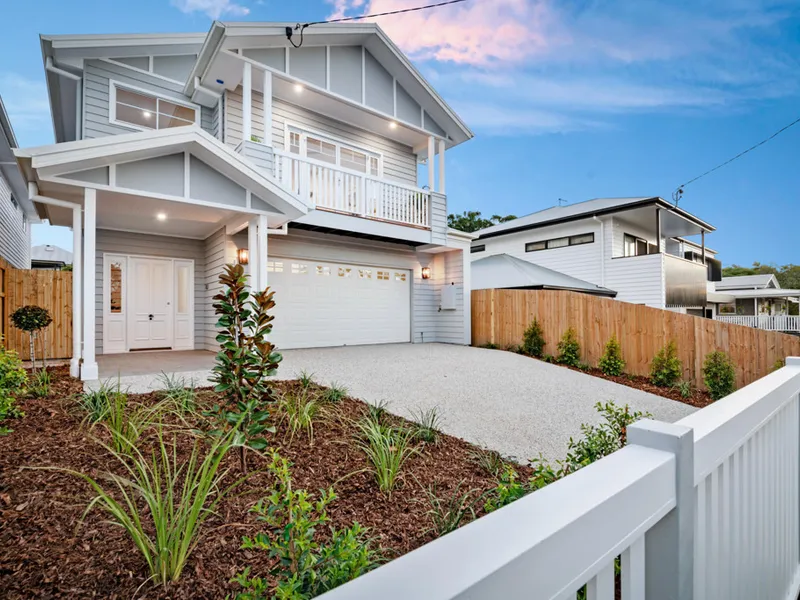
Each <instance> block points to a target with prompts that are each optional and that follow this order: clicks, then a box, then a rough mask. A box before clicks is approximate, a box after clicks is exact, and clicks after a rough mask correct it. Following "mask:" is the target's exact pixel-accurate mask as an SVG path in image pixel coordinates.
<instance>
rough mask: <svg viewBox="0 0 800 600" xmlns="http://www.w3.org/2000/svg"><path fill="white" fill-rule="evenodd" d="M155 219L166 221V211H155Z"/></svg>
mask: <svg viewBox="0 0 800 600" xmlns="http://www.w3.org/2000/svg"><path fill="white" fill-rule="evenodd" d="M156 219H158V220H159V221H166V220H167V213H163V212H160V213H157V214H156Z"/></svg>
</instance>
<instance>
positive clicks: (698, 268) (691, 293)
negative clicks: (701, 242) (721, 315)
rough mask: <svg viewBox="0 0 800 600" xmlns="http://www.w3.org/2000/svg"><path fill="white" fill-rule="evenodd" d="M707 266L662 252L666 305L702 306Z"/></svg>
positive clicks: (704, 300) (704, 298)
mask: <svg viewBox="0 0 800 600" xmlns="http://www.w3.org/2000/svg"><path fill="white" fill-rule="evenodd" d="M707 272H708V270H707V268H706V266H705V265H704V264H702V263H698V262H694V261H691V260H686V259H685V258H680V257H678V256H674V255H672V254H664V292H665V304H666V305H667V306H704V305H705V304H706V278H707Z"/></svg>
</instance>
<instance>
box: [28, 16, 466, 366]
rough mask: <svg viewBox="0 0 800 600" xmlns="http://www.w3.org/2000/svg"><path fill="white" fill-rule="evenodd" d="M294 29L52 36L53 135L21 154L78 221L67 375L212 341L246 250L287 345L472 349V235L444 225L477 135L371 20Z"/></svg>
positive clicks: (50, 208) (38, 188) (40, 186)
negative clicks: (450, 179) (459, 155)
mask: <svg viewBox="0 0 800 600" xmlns="http://www.w3.org/2000/svg"><path fill="white" fill-rule="evenodd" d="M286 27H287V24H286V23H220V22H214V23H213V24H212V26H211V29H210V30H209V31H208V33H205V34H202V33H200V34H122V35H56V36H42V38H41V45H42V55H43V60H44V69H45V74H46V79H47V89H48V93H49V100H50V106H51V110H52V116H53V123H54V132H55V139H56V143H55V144H52V145H49V146H43V147H36V148H26V149H21V150H16V159H17V162H18V163H19V165H20V166H21V167H22V169H23V172H24V175H25V178H26V180H27V182H28V184H29V187H30V189H31V190H32V191H31V194H32V197H33V200H34V201H35V202H36V203H37V204H38V205H39V206H41V207H42V208H43V210H44V211H45V213H46V216H47V218H48V219H49V220H50V222H51V223H53V224H55V225H65V226H70V227H72V229H73V236H74V237H73V252H74V254H75V256H74V271H73V276H74V282H75V285H74V290H73V291H74V298H73V303H74V314H73V324H74V329H73V331H74V334H75V335H74V340H75V345H74V348H73V357H72V361H71V371H72V373H73V374H74V375H77V374H78V373H79V372H80V376H81V377H82V378H83V379H84V380H92V379H96V378H97V377H98V367H97V360H96V356H97V355H98V354H109V353H122V352H131V351H137V350H153V349H167V350H181V349H206V350H213V349H216V347H217V343H216V341H215V335H216V331H215V323H216V317H215V315H214V311H213V308H212V302H213V301H212V297H213V296H214V295H215V294H216V293H217V292H218V291H219V283H218V277H219V275H220V273H221V271H222V268H223V266H224V265H225V264H226V263H231V262H235V261H237V260H238V261H239V262H240V263H243V264H247V268H248V270H249V273H250V276H251V285H253V286H254V287H258V288H264V287H266V286H270V287H271V288H272V289H273V290H275V292H276V295H275V299H276V302H277V306H276V309H275V329H274V332H273V341H274V342H275V343H276V344H277V345H278V347H279V348H283V349H286V348H307V347H316V346H339V345H350V344H377V343H388V342H422V341H425V342H447V343H454V344H468V343H469V342H470V314H469V312H470V298H469V290H470V281H469V279H470V258H469V247H470V242H471V240H472V239H473V237H474V236H472V235H470V234H464V233H462V232H458V231H455V230H451V229H449V228H448V227H447V196H446V193H445V181H446V180H445V152H446V151H447V150H448V149H450V148H452V147H454V146H456V145H458V144H461V143H463V142H466V141H468V140H469V139H471V138H472V137H473V134H472V133H471V131H470V130H469V129H468V128H467V126H466V125H465V124H464V122H463V121H462V120H461V119H460V118H459V117H458V115H457V114H456V113H455V112H454V111H453V110H452V109H451V108H450V107H449V106H448V105H447V103H446V102H445V101H444V100H443V99H442V98H441V97H440V96H439V95H438V94H437V93H436V91H435V90H434V89H433V88H432V87H431V85H430V84H429V83H428V82H427V81H426V80H425V79H424V78H423V77H422V75H421V74H420V73H419V72H418V71H417V70H416V68H415V67H414V66H413V65H412V64H411V62H410V61H409V59H408V58H407V57H406V56H404V55H403V54H402V53H401V52H400V50H399V49H398V48H397V46H395V44H394V43H393V42H392V41H391V40H390V39H389V38H388V37H387V36H386V34H385V33H384V32H383V31H382V30H381V29H380V27H378V26H377V25H375V24H372V23H341V24H322V25H315V26H313V27H310V28H308V29H307V30H306V31H305V33H304V38H303V45H302V47H301V48H294V47H292V46H291V45H290V43H289V41H288V40H287V39H286V35H285V30H286ZM420 163H426V166H425V168H424V169H419V165H420ZM418 171H420V172H421V173H422V176H421V179H422V180H418ZM423 186H424V187H423ZM81 290H83V294H81ZM82 299H83V301H82ZM79 367H80V371H79Z"/></svg>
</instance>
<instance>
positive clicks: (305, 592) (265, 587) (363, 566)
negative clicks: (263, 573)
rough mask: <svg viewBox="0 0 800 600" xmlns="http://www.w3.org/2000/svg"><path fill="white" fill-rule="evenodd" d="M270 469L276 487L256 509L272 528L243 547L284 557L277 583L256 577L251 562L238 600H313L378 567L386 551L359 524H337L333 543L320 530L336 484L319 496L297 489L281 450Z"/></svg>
mask: <svg viewBox="0 0 800 600" xmlns="http://www.w3.org/2000/svg"><path fill="white" fill-rule="evenodd" d="M269 471H270V473H271V474H272V475H273V477H274V478H275V488H274V489H273V491H272V493H271V494H270V495H269V496H267V497H266V498H263V499H261V500H260V501H259V502H258V504H256V506H255V507H253V508H252V512H254V513H256V514H257V515H258V520H259V521H261V522H262V523H265V524H266V525H267V528H268V530H267V531H266V532H265V533H258V534H256V536H255V537H253V538H249V537H245V538H244V539H243V543H242V548H245V549H253V550H263V551H264V552H267V553H269V556H270V558H273V557H275V558H277V559H278V560H277V562H276V563H274V567H273V568H272V570H271V571H270V576H271V577H270V580H271V581H273V582H274V583H273V585H270V582H269V581H267V579H265V578H262V577H250V567H248V568H246V569H245V570H244V572H243V573H240V574H239V575H237V576H236V577H235V578H234V581H235V582H237V583H239V584H240V585H241V586H242V587H243V588H244V589H245V591H244V592H241V593H239V594H238V595H237V596H236V598H237V600H266V599H267V598H276V599H283V600H308V599H310V598H314V597H315V596H318V595H320V594H322V593H324V592H327V591H329V590H332V589H334V588H335V587H338V586H340V585H342V584H343V583H347V582H348V581H350V580H351V579H355V578H356V577H358V576H360V575H362V574H364V573H366V572H367V571H370V570H372V569H374V568H375V567H376V566H378V564H379V563H380V560H381V557H380V554H379V552H378V551H376V550H375V549H374V548H373V546H374V543H373V541H372V540H371V539H370V538H369V537H368V536H367V531H366V530H365V529H364V528H362V527H361V526H360V525H359V524H358V523H354V524H353V525H351V526H350V527H349V528H347V529H334V528H332V527H331V529H330V532H331V537H330V541H329V542H321V541H320V540H319V536H317V535H316V534H317V532H318V531H319V530H320V529H322V527H323V526H325V525H327V524H328V523H329V522H330V517H329V516H328V505H330V504H331V503H332V502H333V501H334V500H335V499H336V494H335V493H334V491H333V488H329V489H327V490H323V491H322V492H321V493H320V497H319V498H318V499H317V500H316V501H315V500H314V499H313V498H312V496H311V495H310V494H309V493H308V492H307V491H305V490H295V489H293V488H292V479H291V475H290V473H289V463H288V462H287V461H286V459H284V458H281V457H280V456H279V455H278V453H277V452H273V453H272V463H271V465H270V466H269Z"/></svg>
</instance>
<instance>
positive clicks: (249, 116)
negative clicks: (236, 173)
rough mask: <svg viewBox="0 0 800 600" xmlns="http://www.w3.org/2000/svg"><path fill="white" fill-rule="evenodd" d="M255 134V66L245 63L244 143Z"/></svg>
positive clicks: (243, 93) (243, 90)
mask: <svg viewBox="0 0 800 600" xmlns="http://www.w3.org/2000/svg"><path fill="white" fill-rule="evenodd" d="M252 133H253V66H252V65H251V64H250V63H249V62H245V63H244V71H243V73H242V141H243V142H247V141H249V140H250V136H251V135H252Z"/></svg>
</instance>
